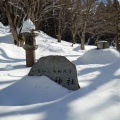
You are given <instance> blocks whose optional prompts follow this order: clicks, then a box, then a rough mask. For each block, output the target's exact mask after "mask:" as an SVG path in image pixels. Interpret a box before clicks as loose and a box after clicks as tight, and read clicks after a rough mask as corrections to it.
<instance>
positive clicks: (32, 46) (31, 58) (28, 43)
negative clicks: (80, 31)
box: [23, 32, 38, 67]
mask: <svg viewBox="0 0 120 120" xmlns="http://www.w3.org/2000/svg"><path fill="white" fill-rule="evenodd" d="M36 36H37V34H36V33H33V32H31V33H29V32H25V33H23V38H24V40H25V45H23V48H24V50H25V51H26V67H32V66H33V65H34V63H35V50H36V49H37V48H38V45H36V41H35V37H36Z"/></svg>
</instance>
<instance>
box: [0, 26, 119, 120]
mask: <svg viewBox="0 0 120 120" xmlns="http://www.w3.org/2000/svg"><path fill="white" fill-rule="evenodd" d="M3 28H4V29H3ZM1 30H2V31H7V30H8V28H6V27H4V26H3V27H2V29H1V28H0V31H1ZM36 42H37V44H38V45H39V47H38V49H37V50H36V59H37V60H38V59H39V58H40V57H42V56H47V55H64V56H65V57H67V58H68V59H69V60H70V61H71V62H73V63H74V64H75V65H76V67H77V74H78V80H79V84H80V86H81V89H79V90H77V91H74V92H73V91H70V90H67V89H66V88H63V87H61V86H60V85H58V84H56V83H54V82H53V81H51V80H50V79H49V78H47V77H45V76H41V77H40V76H28V75H27V74H28V72H29V70H30V68H26V62H25V59H26V58H25V51H24V49H23V48H20V47H17V46H15V45H13V39H12V36H11V34H10V33H8V32H5V33H4V32H0V120H21V119H23V120H120V54H119V53H118V52H117V51H116V50H115V49H114V48H109V49H104V50H97V49H96V47H95V46H86V50H84V51H83V50H80V47H79V45H78V44H76V45H74V47H71V43H67V42H64V41H62V42H61V43H58V42H57V40H56V39H53V38H51V37H50V36H48V35H46V34H45V33H43V32H40V35H39V36H37V37H36Z"/></svg>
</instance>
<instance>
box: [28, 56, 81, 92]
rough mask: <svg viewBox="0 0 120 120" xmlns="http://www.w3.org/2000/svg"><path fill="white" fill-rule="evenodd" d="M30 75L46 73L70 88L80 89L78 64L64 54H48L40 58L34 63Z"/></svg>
mask: <svg viewBox="0 0 120 120" xmlns="http://www.w3.org/2000/svg"><path fill="white" fill-rule="evenodd" d="M28 75H29V76H42V75H45V76H47V77H49V78H50V79H51V80H53V81H55V82H56V83H58V84H60V85H61V86H63V87H65V88H68V89H70V90H78V89H79V88H80V86H79V84H78V79H77V71H76V66H75V65H74V64H73V63H71V62H70V61H69V60H68V59H67V58H66V57H64V56H46V57H42V58H40V59H39V60H38V61H37V62H36V63H35V64H34V65H33V67H32V68H31V70H30V72H29V74H28Z"/></svg>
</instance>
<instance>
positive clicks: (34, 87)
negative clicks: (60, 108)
mask: <svg viewBox="0 0 120 120" xmlns="http://www.w3.org/2000/svg"><path fill="white" fill-rule="evenodd" d="M69 92H70V91H69V90H67V89H66V88H62V86H60V85H58V84H57V83H55V82H53V81H51V80H50V79H49V78H47V77H45V76H24V77H23V78H22V79H21V80H19V81H18V82H16V83H14V84H12V85H10V86H8V87H6V88H4V89H2V90H0V105H1V106H24V105H31V104H37V103H45V102H51V101H55V100H57V99H60V98H61V97H64V96H66V95H68V93H69Z"/></svg>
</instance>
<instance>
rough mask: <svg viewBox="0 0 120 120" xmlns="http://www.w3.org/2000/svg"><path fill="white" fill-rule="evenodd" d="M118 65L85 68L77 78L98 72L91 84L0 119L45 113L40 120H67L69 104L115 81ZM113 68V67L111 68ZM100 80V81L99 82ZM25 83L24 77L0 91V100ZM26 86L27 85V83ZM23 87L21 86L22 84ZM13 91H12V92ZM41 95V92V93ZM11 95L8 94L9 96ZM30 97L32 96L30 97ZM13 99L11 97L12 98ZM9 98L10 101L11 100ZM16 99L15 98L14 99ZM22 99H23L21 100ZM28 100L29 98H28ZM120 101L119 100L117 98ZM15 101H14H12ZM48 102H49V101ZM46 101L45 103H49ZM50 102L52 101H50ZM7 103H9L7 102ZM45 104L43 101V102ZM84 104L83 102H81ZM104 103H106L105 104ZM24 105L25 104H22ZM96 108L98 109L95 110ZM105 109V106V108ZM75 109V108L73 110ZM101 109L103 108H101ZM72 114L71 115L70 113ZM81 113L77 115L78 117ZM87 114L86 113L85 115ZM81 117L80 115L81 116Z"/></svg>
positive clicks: (1, 114) (4, 114) (80, 104)
mask: <svg viewBox="0 0 120 120" xmlns="http://www.w3.org/2000/svg"><path fill="white" fill-rule="evenodd" d="M118 65H119V62H118V63H114V64H110V65H109V66H103V67H99V68H86V69H84V70H81V71H80V72H79V73H78V76H82V75H85V74H89V73H91V72H95V71H100V74H99V75H97V77H96V78H95V79H93V80H91V83H90V84H89V85H88V86H86V87H83V88H81V89H79V90H77V91H75V92H72V93H71V94H69V95H67V96H65V97H64V98H62V99H60V100H56V101H54V102H52V103H48V104H42V106H41V105H39V104H38V105H37V106H36V107H34V108H29V109H24V110H23V109H22V110H17V111H16V110H15V111H14V110H13V111H10V112H7V113H0V117H4V116H5V117H6V116H7V117H8V116H15V115H16V113H17V114H20V115H21V116H22V115H29V114H37V113H39V114H40V113H45V116H44V118H43V119H42V120H68V119H69V118H68V113H69V112H70V106H69V105H70V103H71V102H73V101H75V100H77V99H80V98H82V97H84V96H87V95H88V94H90V93H91V92H94V91H95V90H96V89H98V88H99V87H101V86H103V85H105V84H107V83H109V82H111V80H115V79H118V77H119V76H115V75H114V73H115V72H116V71H117V70H118V68H119V67H118ZM113 66H114V67H113ZM101 79H102V80H101ZM23 81H24V83H25V81H26V77H24V78H23V79H22V80H20V81H19V82H18V83H15V84H14V85H12V86H10V87H8V88H5V89H4V90H2V91H1V92H0V98H1V95H2V94H3V93H4V92H8V93H9V89H13V88H15V86H16V89H18V87H17V86H18V84H21V82H23ZM27 84H28V83H27ZM22 85H23V84H22ZM21 87H22V88H21V90H22V89H23V88H24V87H25V86H21ZM16 89H15V90H16ZM12 91H14V89H13V90H12ZM17 92H18V96H19V95H20V94H23V93H22V91H21V92H20V91H17ZM41 93H42V92H41ZM41 93H40V96H41ZM11 94H12V93H10V95H11ZM22 97H27V96H22ZM31 97H32V96H31ZM12 98H13V97H12ZM12 98H11V99H12ZM16 99H17V98H16ZM19 99H20V98H19ZM21 99H23V98H21ZM28 99H30V98H28ZM110 99H116V98H114V96H113V98H110ZM117 99H118V98H117ZM119 99H120V98H119ZM13 101H15V99H14V100H13ZM49 101H50V100H49ZM49 101H47V102H49ZM51 101H52V100H51ZM108 101H109V100H106V101H104V102H103V105H104V104H107V102H108ZM8 102H9V101H8ZM37 102H40V101H36V102H34V103H37ZM44 102H45V101H44ZM83 102H84V101H83ZM105 102H106V103H105ZM24 104H25V103H24ZM0 105H12V103H11V104H10V103H7V104H5V103H4V104H2V102H0ZM79 106H83V103H79ZM97 107H98V108H97ZM106 107H107V106H106ZM95 108H97V110H99V109H101V107H100V106H96V107H95ZM74 109H75V108H74ZM102 109H103V108H102ZM71 114H72V113H71ZM80 114H81V113H79V115H80ZM86 114H87V113H86ZM81 116H82V114H81ZM38 119H40V118H38Z"/></svg>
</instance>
